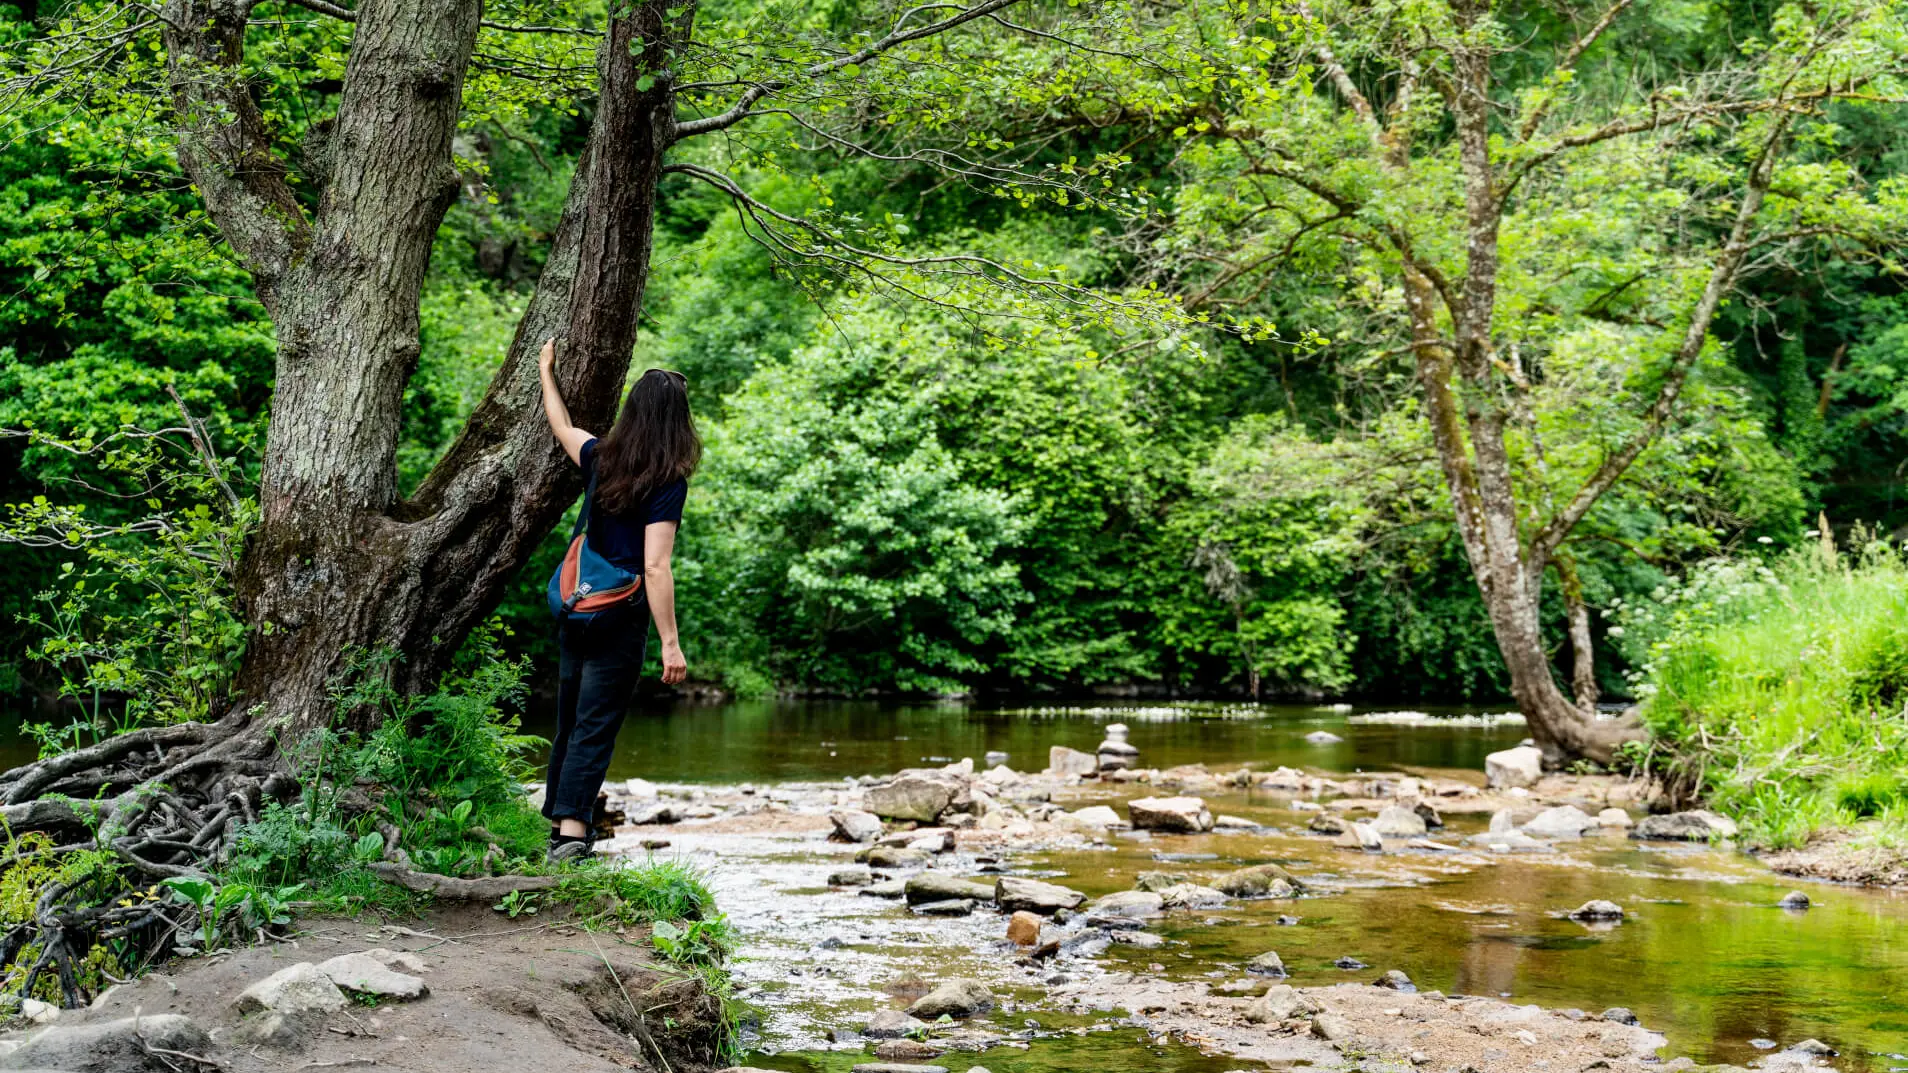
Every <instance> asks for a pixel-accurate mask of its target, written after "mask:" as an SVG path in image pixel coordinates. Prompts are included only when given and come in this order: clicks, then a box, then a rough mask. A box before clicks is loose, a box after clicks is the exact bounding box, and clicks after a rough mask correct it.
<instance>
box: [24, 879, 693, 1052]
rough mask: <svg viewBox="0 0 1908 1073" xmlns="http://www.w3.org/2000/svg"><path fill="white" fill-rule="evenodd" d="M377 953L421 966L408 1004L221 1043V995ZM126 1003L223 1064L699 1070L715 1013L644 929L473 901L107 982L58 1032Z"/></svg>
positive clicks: (230, 1028)
mask: <svg viewBox="0 0 1908 1073" xmlns="http://www.w3.org/2000/svg"><path fill="white" fill-rule="evenodd" d="M379 947H382V948H385V949H389V950H404V951H410V952H413V953H415V954H416V955H417V956H418V957H419V958H420V959H422V960H423V962H424V964H425V966H426V967H427V969H428V970H429V971H427V972H424V973H421V974H419V975H421V976H422V978H423V979H424V980H425V981H426V983H427V984H428V985H429V987H430V993H429V994H428V995H426V996H425V997H423V998H420V999H418V1000H415V1001H412V1002H387V1003H382V1004H379V1005H377V1006H366V1005H362V1004H359V1003H357V1002H353V1003H351V1004H349V1005H347V1006H346V1007H345V1009H343V1010H341V1011H339V1012H337V1013H334V1014H331V1015H329V1017H327V1018H325V1019H324V1020H323V1021H322V1022H317V1023H313V1024H311V1025H309V1026H306V1029H305V1031H302V1032H300V1033H298V1034H297V1038H296V1039H294V1040H292V1041H291V1042H292V1046H290V1047H285V1046H274V1045H251V1046H242V1045H239V1044H237V1043H235V1042H234V1039H233V1037H234V1033H235V1031H236V1030H237V1029H238V1028H239V1026H240V1023H241V1020H242V1019H241V1017H240V1015H239V1014H238V1012H237V1011H236V1010H235V1009H233V1005H232V1004H233V1000H234V999H236V998H237V997H238V995H239V992H241V991H243V990H244V989H245V988H246V987H247V986H248V985H250V984H251V983H252V982H253V981H256V980H259V979H262V978H264V977H265V976H268V975H270V974H271V973H273V972H276V971H278V970H279V969H282V968H285V967H286V966H288V965H292V964H295V963H297V962H300V961H312V962H316V961H322V960H324V959H326V958H331V957H335V956H337V955H339V954H345V953H353V952H359V951H364V950H369V949H374V948H379ZM135 1013H138V1014H145V1015H152V1014H163V1013H181V1014H185V1015H187V1016H189V1017H191V1018H192V1019H193V1020H194V1021H196V1022H197V1023H198V1024H199V1026H200V1027H201V1028H203V1029H204V1030H205V1031H206V1032H207V1033H208V1034H209V1035H210V1036H211V1037H212V1040H213V1042H214V1044H215V1053H213V1054H210V1055H205V1056H203V1057H207V1058H211V1059H214V1060H216V1061H217V1062H219V1063H222V1064H223V1068H225V1069H226V1070H229V1071H231V1073H264V1071H268V1070H269V1071H273V1073H286V1071H317V1070H329V1069H377V1070H396V1071H404V1073H474V1071H477V1070H508V1071H522V1073H533V1071H539V1070H558V1069H561V1070H564V1071H565V1073H609V1071H611V1070H627V1069H670V1070H673V1071H675V1073H699V1071H702V1070H707V1069H710V1068H713V1065H714V1062H713V1059H714V1055H713V1054H712V1053H710V1044H711V1043H712V1042H713V1040H714V1039H715V1030H716V1027H717V1026H718V1025H719V1023H720V1022H719V1018H720V1016H721V1014H720V1007H719V1005H718V1004H717V1003H716V1001H715V1000H714V999H713V998H711V997H710V996H709V995H708V994H707V993H706V992H705V991H704V989H703V987H702V984H701V982H700V981H699V980H697V979H696V978H695V977H694V976H693V975H689V974H687V973H685V972H683V971H681V970H678V969H675V968H673V967H670V966H667V965H658V964H657V963H656V961H655V960H654V958H652V957H651V956H650V954H649V950H648V936H647V934H646V933H642V932H632V933H630V934H629V935H627V936H618V935H615V934H613V933H612V934H592V933H589V932H584V931H580V930H578V929H575V928H571V927H567V926H565V925H564V924H563V923H562V921H561V920H557V919H550V918H548V917H544V918H533V917H525V918H520V919H518V920H511V919H509V918H507V917H505V916H504V915H503V914H501V913H497V912H493V911H492V910H490V909H489V908H488V907H479V906H467V907H457V906H452V907H448V908H440V909H437V910H435V911H433V912H432V913H431V914H430V915H428V916H427V917H425V918H424V919H422V920H412V921H407V922H404V923H402V924H399V923H389V924H386V923H381V922H380V921H378V920H375V919H370V918H366V919H357V920H351V919H319V920H311V921H306V922H302V926H301V927H300V928H299V930H298V932H297V934H296V936H295V938H293V939H291V940H289V941H285V942H279V943H272V944H268V945H265V946H259V947H252V948H249V949H243V950H237V951H233V952H231V953H227V954H219V955H214V956H211V957H204V958H190V959H186V960H181V961H177V962H174V963H172V964H170V965H168V966H166V967H165V968H164V969H161V970H160V971H157V972H154V973H152V974H151V975H148V976H146V977H144V978H142V979H140V980H138V981H136V982H134V983H130V984H124V985H120V986H118V987H114V988H112V989H110V990H109V991H107V992H105V993H103V994H102V995H101V996H100V998H99V999H98V1000H96V1001H95V1002H94V1004H93V1005H92V1007H91V1008H89V1009H85V1010H68V1011H65V1012H64V1013H63V1014H62V1015H61V1016H60V1018H59V1020H58V1021H57V1023H56V1026H66V1025H73V1024H89V1023H95V1022H100V1021H110V1020H114V1019H118V1018H124V1017H130V1016H133V1015H134V1014H135ZM36 1031H37V1030H36ZM26 1035H31V1033H17V1034H15V1038H19V1037H22V1036H26ZM665 1059H666V1060H665Z"/></svg>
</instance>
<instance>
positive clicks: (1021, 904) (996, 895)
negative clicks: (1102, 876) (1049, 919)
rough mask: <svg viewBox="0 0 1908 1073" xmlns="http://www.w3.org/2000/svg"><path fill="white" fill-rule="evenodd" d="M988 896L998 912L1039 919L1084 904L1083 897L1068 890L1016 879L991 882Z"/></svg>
mask: <svg viewBox="0 0 1908 1073" xmlns="http://www.w3.org/2000/svg"><path fill="white" fill-rule="evenodd" d="M992 897H993V899H994V903H995V904H996V905H999V906H1000V908H1001V911H1002V912H1005V913H1012V912H1019V911H1025V912H1029V913H1039V914H1040V915H1042V916H1052V915H1053V914H1054V913H1057V912H1059V911H1060V910H1062V909H1078V908H1080V906H1082V905H1084V904H1086V895H1084V894H1081V893H1080V892H1079V891H1077V890H1074V889H1072V888H1070V887H1063V886H1061V885H1059V884H1058V883H1043V882H1041V881H1040V880H1038V879H1022V878H1020V877H1019V876H1001V877H1000V878H999V879H997V880H995V881H994V890H993V893H992Z"/></svg>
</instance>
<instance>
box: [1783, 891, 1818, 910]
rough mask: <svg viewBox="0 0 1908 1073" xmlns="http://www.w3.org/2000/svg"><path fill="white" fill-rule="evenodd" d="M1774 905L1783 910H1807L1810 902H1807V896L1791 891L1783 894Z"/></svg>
mask: <svg viewBox="0 0 1908 1073" xmlns="http://www.w3.org/2000/svg"><path fill="white" fill-rule="evenodd" d="M1776 904H1777V905H1779V906H1781V907H1782V908H1784V909H1807V908H1808V907H1809V905H1810V902H1809V896H1808V895H1806V894H1804V893H1802V892H1801V891H1799V890H1792V891H1790V892H1789V893H1787V894H1784V895H1783V896H1782V899H1781V900H1780V901H1778V902H1776Z"/></svg>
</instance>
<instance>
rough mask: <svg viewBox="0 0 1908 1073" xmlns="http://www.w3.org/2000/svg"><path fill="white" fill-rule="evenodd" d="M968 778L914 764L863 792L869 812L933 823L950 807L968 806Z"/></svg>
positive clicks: (899, 818) (895, 818) (889, 817)
mask: <svg viewBox="0 0 1908 1073" xmlns="http://www.w3.org/2000/svg"><path fill="white" fill-rule="evenodd" d="M971 800H972V798H971V797H970V796H969V792H968V787H967V780H966V779H965V778H963V777H961V776H960V775H957V774H954V773H952V772H947V771H935V770H930V769H925V768H911V769H909V770H906V771H902V772H900V773H898V774H896V775H895V776H894V777H893V778H891V779H889V780H888V781H887V782H884V783H881V784H879V785H876V786H870V787H869V788H868V789H867V791H866V792H865V793H863V794H862V803H863V804H864V805H866V806H867V809H868V811H869V812H872V813H874V814H875V815H877V816H880V817H881V818H883V819H888V820H915V821H917V822H920V823H933V822H934V821H935V820H937V819H939V818H940V816H941V813H943V812H946V811H948V810H949V809H954V808H959V807H965V806H966V805H967V804H968V803H969V802H970V801H971Z"/></svg>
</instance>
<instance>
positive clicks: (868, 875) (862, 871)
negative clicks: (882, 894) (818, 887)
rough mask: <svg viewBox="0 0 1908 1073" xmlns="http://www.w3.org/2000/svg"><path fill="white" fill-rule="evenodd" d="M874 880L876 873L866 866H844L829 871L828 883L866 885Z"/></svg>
mask: <svg viewBox="0 0 1908 1073" xmlns="http://www.w3.org/2000/svg"><path fill="white" fill-rule="evenodd" d="M873 882H874V873H873V872H870V871H868V870H867V869H866V868H844V869H842V870H841V871H839V872H830V873H828V885H829V886H831V887H865V886H867V885H869V884H870V883H873Z"/></svg>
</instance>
